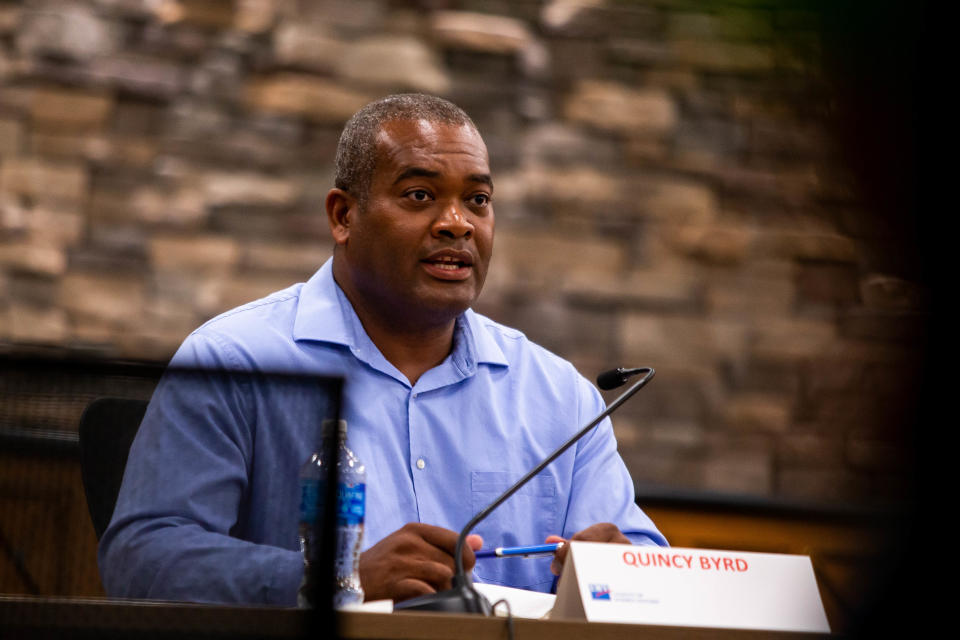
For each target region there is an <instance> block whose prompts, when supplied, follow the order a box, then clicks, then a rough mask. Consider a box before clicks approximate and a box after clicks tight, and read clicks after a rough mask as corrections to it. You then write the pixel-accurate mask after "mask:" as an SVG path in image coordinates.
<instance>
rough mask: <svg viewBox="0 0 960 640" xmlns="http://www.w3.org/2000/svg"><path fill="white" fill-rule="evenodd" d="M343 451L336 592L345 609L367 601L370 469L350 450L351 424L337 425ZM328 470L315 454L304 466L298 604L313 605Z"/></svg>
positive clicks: (340, 454)
mask: <svg viewBox="0 0 960 640" xmlns="http://www.w3.org/2000/svg"><path fill="white" fill-rule="evenodd" d="M333 424H334V423H333V421H332V420H326V421H324V423H323V428H324V431H325V432H326V430H328V429H332V428H333ZM337 428H338V429H339V432H340V438H339V439H340V448H339V451H338V452H337V454H338V455H337V476H338V486H337V547H336V554H335V557H334V563H335V565H336V566H335V569H336V592H335V594H334V606H335V607H338V608H340V607H344V606H347V605H350V604H355V603H356V604H359V603H361V602H363V587H362V586H361V585H360V548H361V546H362V544H363V517H364V513H365V507H366V477H367V473H366V469H365V468H364V466H363V464H362V463H361V462H360V459H359V458H357V456H356V454H354V453H353V451H351V450H350V448H349V447H347V422H346V421H345V420H340V421H339V423H338V424H337ZM325 476H326V468H325V466H324V462H323V460H322V458H321V456H320V455H319V454H317V453H314V454H313V455H311V456H310V459H309V460H307V461H306V462H305V463H304V464H303V466H302V467H300V530H299V533H300V551H301V553H302V554H303V562H304V577H303V582H302V583H301V585H300V591H299V593H298V595H297V604H298V605H299V606H301V607H305V606H310V604H311V603H309V602H308V597H307V594H308V593H310V591H311V589H310V588H309V584H308V580H309V576H310V575H311V573H312V572H311V571H310V565H311V563H312V562H313V561H314V560H315V559H316V554H317V546H316V541H315V539H314V535H315V531H316V529H315V527H316V522H317V517H318V516H319V515H320V513H321V510H320V509H319V508H318V502H317V499H318V498H319V497H321V496H323V495H324V493H325V487H324V485H323V481H324V479H325Z"/></svg>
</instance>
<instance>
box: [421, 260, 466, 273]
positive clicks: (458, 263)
mask: <svg viewBox="0 0 960 640" xmlns="http://www.w3.org/2000/svg"><path fill="white" fill-rule="evenodd" d="M424 262H426V263H427V264H430V265H433V266H434V267H436V268H438V269H443V270H445V271H456V270H457V269H463V268H466V267H472V266H473V263H472V262H468V261H466V260H461V259H459V258H454V257H452V256H442V257H438V258H428V259H426V260H424Z"/></svg>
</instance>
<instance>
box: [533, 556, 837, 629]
mask: <svg viewBox="0 0 960 640" xmlns="http://www.w3.org/2000/svg"><path fill="white" fill-rule="evenodd" d="M550 617H551V618H554V619H575V620H583V619H586V620H590V621H598V622H632V623H640V624H660V625H678V626H687V627H719V628H734V629H766V630H776V631H809V632H822V633H829V632H830V625H829V624H828V622H827V616H826V614H825V613H824V610H823V603H822V602H821V601H820V592H819V591H818V590H817V582H816V578H815V577H814V575H813V565H812V564H811V563H810V558H809V557H808V556H794V555H783V554H776V553H748V552H738V551H713V550H709V549H684V548H679V547H638V546H631V545H619V544H598V543H595V542H571V543H570V552H569V553H568V554H567V559H566V563H565V565H564V569H563V576H562V577H561V578H560V584H559V585H558V587H557V601H556V603H555V604H554V607H553V611H552V612H551V614H550Z"/></svg>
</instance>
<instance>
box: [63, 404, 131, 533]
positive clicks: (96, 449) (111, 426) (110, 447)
mask: <svg viewBox="0 0 960 640" xmlns="http://www.w3.org/2000/svg"><path fill="white" fill-rule="evenodd" d="M146 410H147V402H146V401H144V400H132V399H129V398H98V399H96V400H94V401H93V402H91V403H90V404H89V405H88V406H87V408H86V409H85V410H84V412H83V415H82V416H81V417H80V474H81V476H82V478H83V490H84V492H85V493H86V494H87V508H88V509H90V520H91V521H93V529H94V531H96V533H97V540H99V539H100V536H102V535H103V532H104V531H105V530H106V528H107V525H108V524H110V518H111V517H112V516H113V508H114V506H115V505H116V504H117V496H118V495H119V493H120V483H121V482H122V481H123V470H124V469H125V468H126V466H127V455H128V454H129V453H130V445H131V444H133V439H134V437H135V436H136V435H137V429H139V428H140V421H141V420H143V414H144V413H145V412H146Z"/></svg>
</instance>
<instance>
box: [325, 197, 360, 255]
mask: <svg viewBox="0 0 960 640" xmlns="http://www.w3.org/2000/svg"><path fill="white" fill-rule="evenodd" d="M326 206H327V220H328V221H329V222H330V233H331V235H333V240H334V241H335V242H336V243H337V244H338V245H345V244H347V240H348V239H349V238H350V226H351V225H352V224H353V219H354V216H356V215H357V199H356V198H354V197H353V196H352V195H351V194H350V193H348V192H346V191H344V190H343V189H330V192H329V193H327V200H326Z"/></svg>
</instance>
